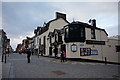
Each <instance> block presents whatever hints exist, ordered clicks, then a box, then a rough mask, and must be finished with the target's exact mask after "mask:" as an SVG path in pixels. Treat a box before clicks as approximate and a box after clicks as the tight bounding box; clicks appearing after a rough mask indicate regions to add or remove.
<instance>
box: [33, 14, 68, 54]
mask: <svg viewBox="0 0 120 80" xmlns="http://www.w3.org/2000/svg"><path fill="white" fill-rule="evenodd" d="M68 23H69V22H68V21H67V20H66V14H62V13H58V12H56V18H55V19H53V20H51V21H49V22H48V23H44V24H43V26H42V27H37V29H35V30H34V33H35V40H34V44H35V45H34V49H35V52H36V53H38V54H40V55H47V56H48V55H49V44H48V35H49V32H52V31H54V29H62V28H63V26H65V25H67V24H68Z"/></svg>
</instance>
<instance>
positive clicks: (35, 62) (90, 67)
mask: <svg viewBox="0 0 120 80" xmlns="http://www.w3.org/2000/svg"><path fill="white" fill-rule="evenodd" d="M118 67H120V65H113V64H107V65H105V64H103V63H91V62H76V61H69V60H68V61H67V62H60V60H59V59H55V58H49V57H42V56H40V57H39V58H38V57H37V56H36V55H34V56H31V63H27V58H26V54H21V55H20V54H17V53H14V54H11V55H10V56H9V57H7V63H6V64H5V63H2V78H114V79H118V78H120V77H119V75H118Z"/></svg>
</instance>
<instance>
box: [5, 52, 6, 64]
mask: <svg viewBox="0 0 120 80" xmlns="http://www.w3.org/2000/svg"><path fill="white" fill-rule="evenodd" d="M5 63H6V53H5Z"/></svg>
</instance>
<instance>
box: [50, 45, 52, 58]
mask: <svg viewBox="0 0 120 80" xmlns="http://www.w3.org/2000/svg"><path fill="white" fill-rule="evenodd" d="M49 55H50V56H52V47H49Z"/></svg>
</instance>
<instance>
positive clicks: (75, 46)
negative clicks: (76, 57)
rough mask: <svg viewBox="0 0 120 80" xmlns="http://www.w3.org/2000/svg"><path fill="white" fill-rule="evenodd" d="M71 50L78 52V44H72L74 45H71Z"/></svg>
mask: <svg viewBox="0 0 120 80" xmlns="http://www.w3.org/2000/svg"><path fill="white" fill-rule="evenodd" d="M71 51H72V52H76V51H77V45H75V44H72V45H71Z"/></svg>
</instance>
